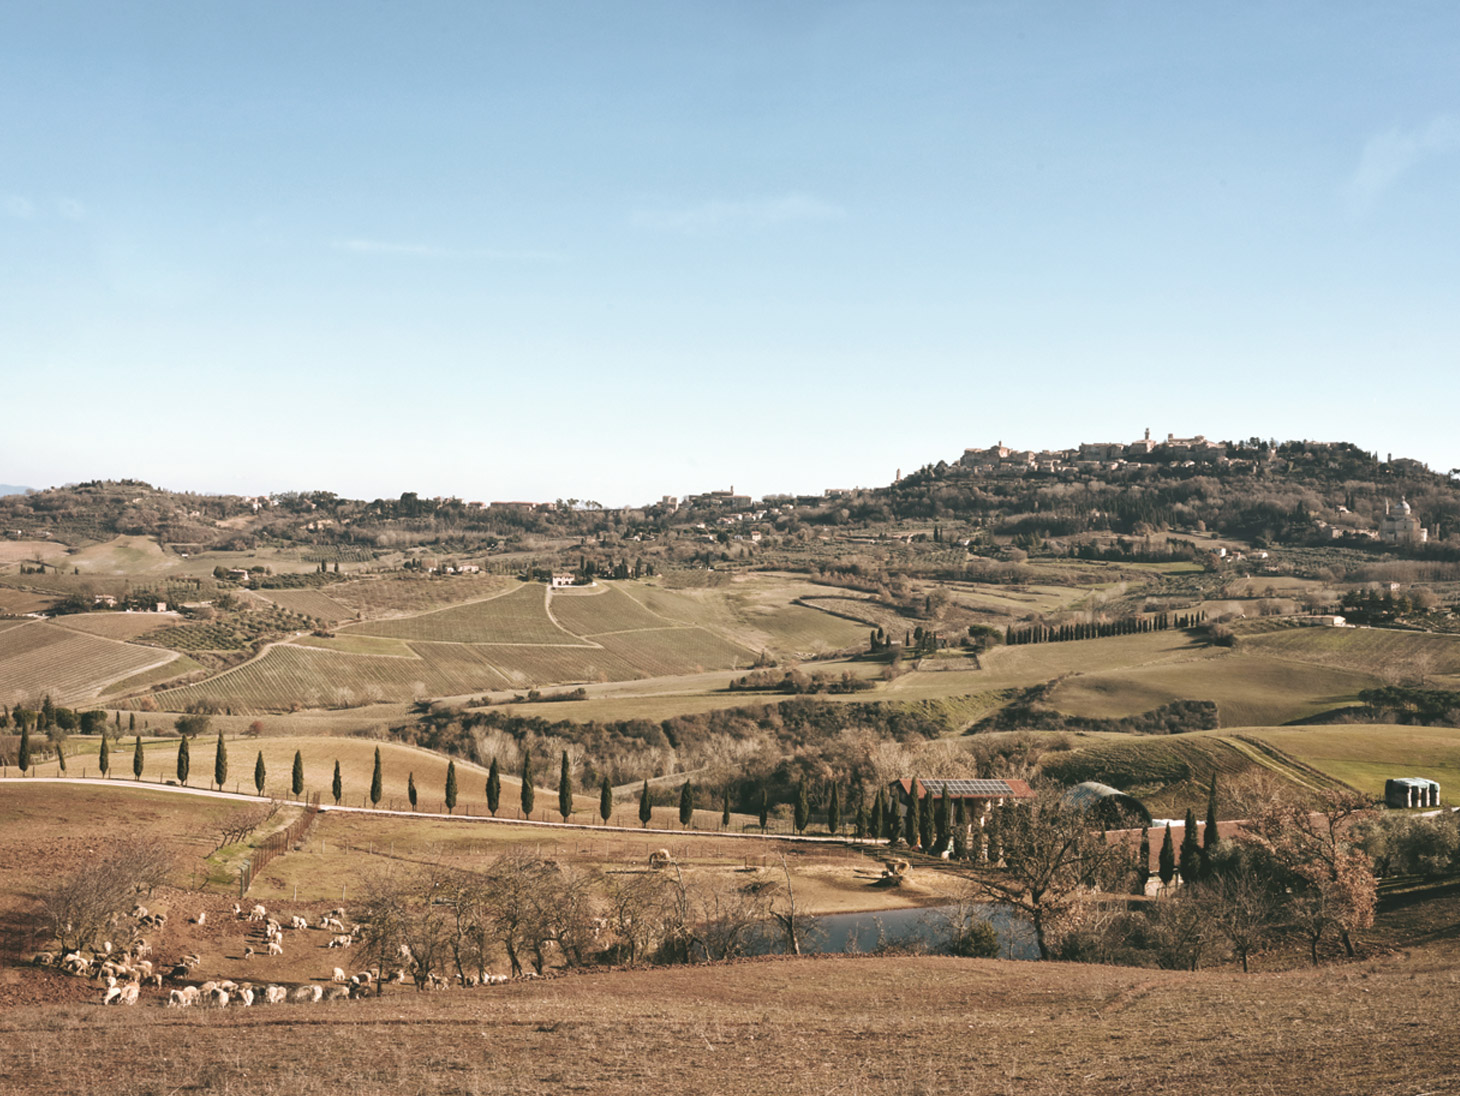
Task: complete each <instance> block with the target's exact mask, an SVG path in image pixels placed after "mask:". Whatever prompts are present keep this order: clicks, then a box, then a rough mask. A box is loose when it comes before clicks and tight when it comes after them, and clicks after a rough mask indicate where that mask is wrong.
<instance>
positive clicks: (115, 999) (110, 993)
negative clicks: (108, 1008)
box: [101, 983, 122, 1005]
mask: <svg viewBox="0 0 1460 1096" xmlns="http://www.w3.org/2000/svg"><path fill="white" fill-rule="evenodd" d="M121 1000H122V987H121V986H119V985H116V984H115V983H113V984H112V986H111V987H110V988H109V989H108V990H107V991H106V995H105V996H104V997H102V999H101V1003H102V1004H103V1005H116V1004H120V1003H121Z"/></svg>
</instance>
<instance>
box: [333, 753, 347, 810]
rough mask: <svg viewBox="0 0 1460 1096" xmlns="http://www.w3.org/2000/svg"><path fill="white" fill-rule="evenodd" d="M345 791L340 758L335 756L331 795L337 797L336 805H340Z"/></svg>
mask: <svg viewBox="0 0 1460 1096" xmlns="http://www.w3.org/2000/svg"><path fill="white" fill-rule="evenodd" d="M344 793H345V785H344V783H343V782H342V781H341V780H340V759H339V758H335V775H334V776H333V777H331V778H330V795H332V796H334V797H335V806H337V807H338V806H339V805H340V796H342V795H344Z"/></svg>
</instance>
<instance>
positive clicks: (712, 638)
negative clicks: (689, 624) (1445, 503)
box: [597, 628, 755, 677]
mask: <svg viewBox="0 0 1460 1096" xmlns="http://www.w3.org/2000/svg"><path fill="white" fill-rule="evenodd" d="M597 642H599V643H601V644H603V646H604V649H605V650H606V651H608V652H609V653H611V654H615V655H618V656H619V657H620V658H622V659H623V660H624V661H625V662H627V663H629V664H631V665H633V666H634V667H635V668H636V669H637V670H638V671H639V674H641V675H643V676H647V677H666V676H670V675H678V674H694V673H701V672H703V671H705V670H734V669H739V668H740V667H748V666H749V665H750V664H751V662H753V661H754V660H755V653H754V652H753V651H750V650H747V649H746V648H744V647H740V646H737V645H736V644H733V643H730V642H728V641H727V640H724V639H721V638H720V637H719V636H717V635H715V634H714V633H712V632H708V631H706V630H705V629H703V628H656V629H644V630H642V631H637V632H619V633H617V634H614V635H604V636H599V637H598V639H597Z"/></svg>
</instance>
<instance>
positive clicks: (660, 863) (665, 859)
mask: <svg viewBox="0 0 1460 1096" xmlns="http://www.w3.org/2000/svg"><path fill="white" fill-rule="evenodd" d="M673 863H674V857H672V856H670V855H669V850H668V849H655V850H654V851H653V852H651V853H650V854H649V867H650V868H652V869H653V870H655V871H658V870H659V869H660V868H667V867H668V866H669V865H670V864H673Z"/></svg>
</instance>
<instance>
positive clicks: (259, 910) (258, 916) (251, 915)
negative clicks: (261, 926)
mask: <svg viewBox="0 0 1460 1096" xmlns="http://www.w3.org/2000/svg"><path fill="white" fill-rule="evenodd" d="M268 915H269V911H268V910H266V909H264V907H263V906H255V907H254V908H253V909H251V910H249V911H248V919H249V920H250V921H262V920H263V919H264V918H265V917H267V916H268Z"/></svg>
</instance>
